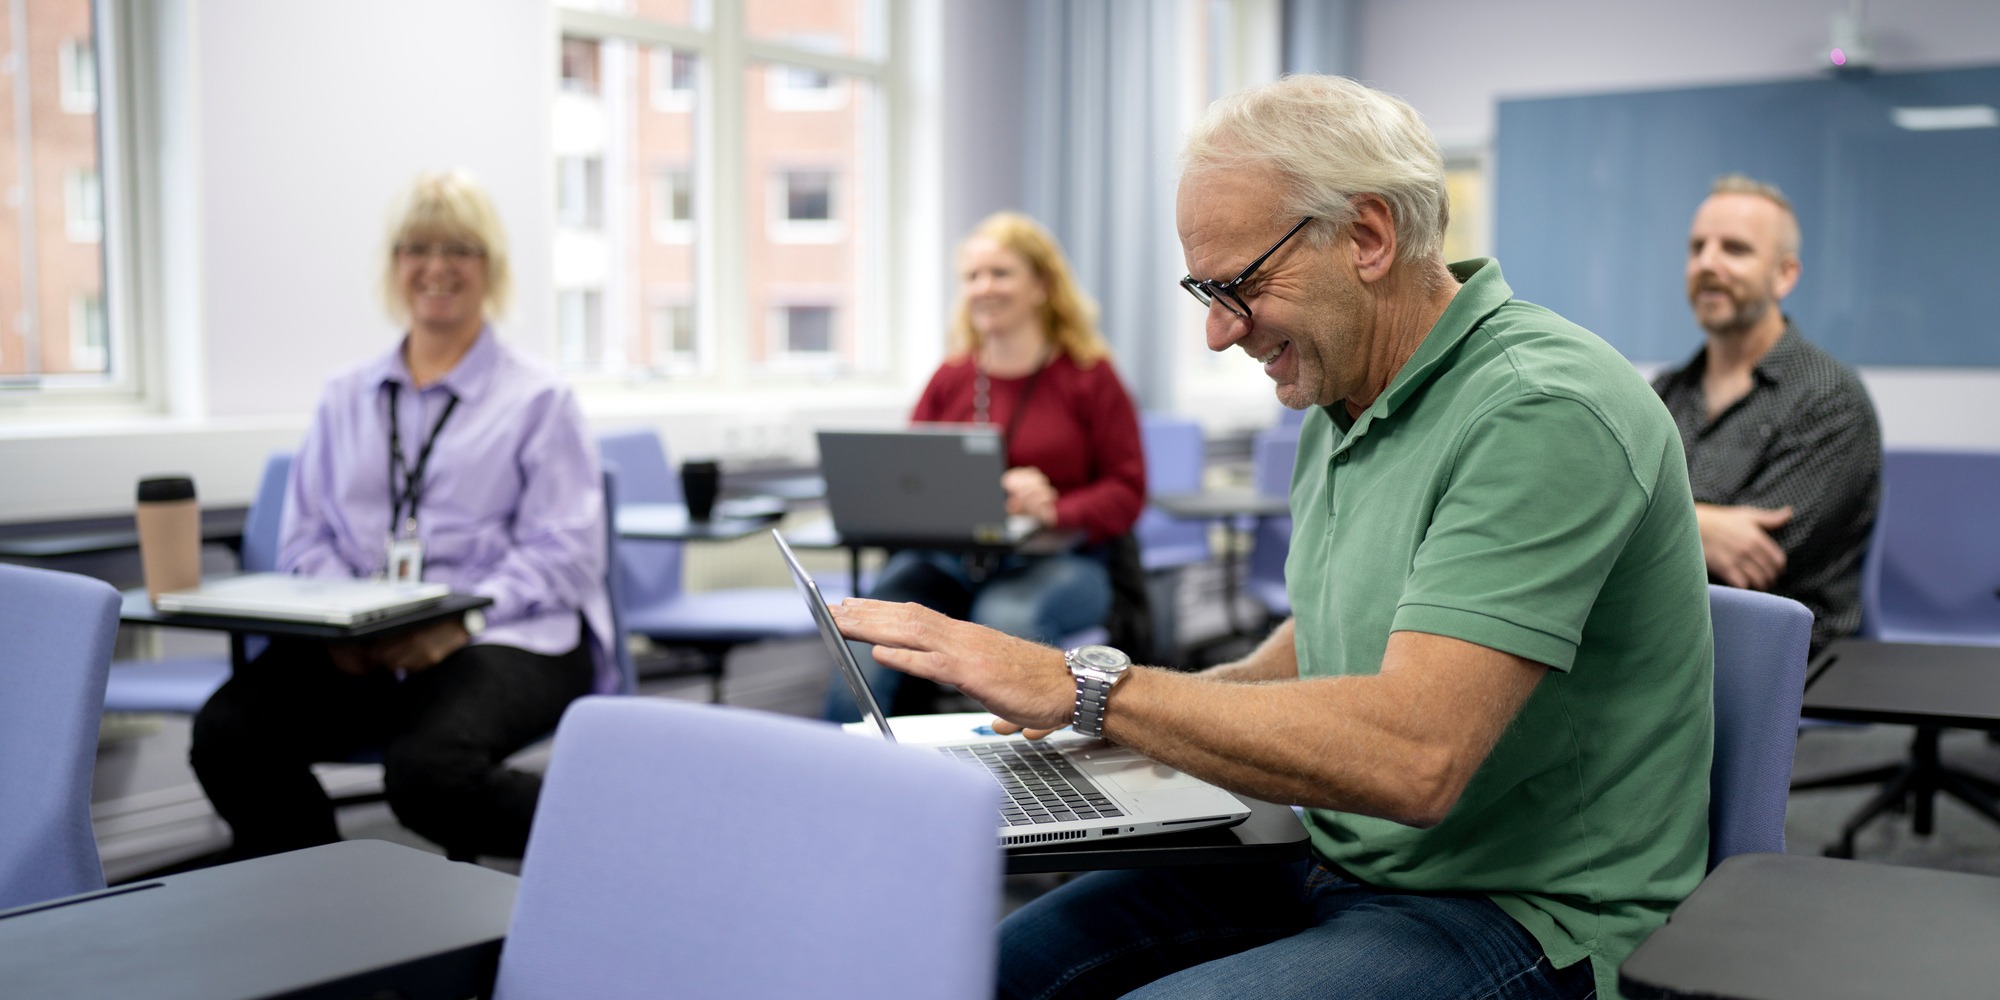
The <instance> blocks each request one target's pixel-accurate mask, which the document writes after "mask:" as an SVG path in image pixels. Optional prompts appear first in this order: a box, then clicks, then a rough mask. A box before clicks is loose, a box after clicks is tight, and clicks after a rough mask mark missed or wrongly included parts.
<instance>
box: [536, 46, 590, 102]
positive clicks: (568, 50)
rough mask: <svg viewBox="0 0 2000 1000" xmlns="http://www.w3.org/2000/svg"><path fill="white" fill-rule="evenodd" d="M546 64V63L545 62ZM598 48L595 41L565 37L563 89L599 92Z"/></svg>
mask: <svg viewBox="0 0 2000 1000" xmlns="http://www.w3.org/2000/svg"><path fill="white" fill-rule="evenodd" d="M544 65H546V64H544ZM597 70H598V50H597V44H596V43H595V42H592V41H589V40H587V39H581V38H565V39H563V42H562V89H563V92H564V93H567V94H586V95H594V94H596V93H597V92H598V90H597V81H598V72H597Z"/></svg>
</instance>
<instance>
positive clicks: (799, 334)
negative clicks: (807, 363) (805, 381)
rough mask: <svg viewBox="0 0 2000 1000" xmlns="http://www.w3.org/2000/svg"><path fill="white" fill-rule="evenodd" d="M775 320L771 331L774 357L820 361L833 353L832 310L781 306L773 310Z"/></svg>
mask: <svg viewBox="0 0 2000 1000" xmlns="http://www.w3.org/2000/svg"><path fill="white" fill-rule="evenodd" d="M775 319H776V322H775V323H774V324H773V329H772V333H773V334H774V338H775V340H776V341H777V343H776V344H775V345H774V346H775V347H776V348H777V350H776V352H775V353H777V354H779V355H801V354H805V355H814V356H820V357H824V356H827V355H830V354H832V353H833V347H834V345H833V332H834V331H833V307H832V306H827V305H792V306H782V307H780V308H779V309H777V310H776V315H775Z"/></svg>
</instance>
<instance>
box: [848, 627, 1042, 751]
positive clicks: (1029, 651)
mask: <svg viewBox="0 0 2000 1000" xmlns="http://www.w3.org/2000/svg"><path fill="white" fill-rule="evenodd" d="M831 609H832V611H833V620H834V621H835V622H836V623H838V624H839V625H840V631H841V632H842V633H843V634H845V635H846V636H847V637H848V638H850V639H853V640H855V641H857V642H867V643H873V644H874V646H875V649H874V653H875V662H877V663H880V664H882V665H883V666H885V667H891V668H894V669H896V670H901V671H903V672H904V673H908V674H914V675H916V676H918V677H923V678H927V679H929V680H933V681H937V682H939V683H943V684H950V685H953V686H955V687H957V688H958V689H959V690H960V691H962V692H964V693H965V694H966V696H968V697H970V698H972V699H973V700H974V701H977V702H979V704H981V705H983V706H985V708H986V710H987V711H989V712H992V713H993V714H994V715H997V716H999V717H1000V719H1001V720H1002V721H1001V722H997V723H995V724H994V727H993V731H994V732H997V733H1003V734H1004V733H1013V732H1020V731H1025V732H1027V734H1028V735H1029V737H1030V738H1037V739H1038V738H1040V737H1041V736H1046V735H1048V734H1049V733H1051V732H1054V731H1055V730H1057V729H1060V728H1062V727H1063V726H1066V725H1069V721H1070V716H1071V715H1072V714H1073V713H1074V712H1075V710H1076V681H1075V680H1074V679H1072V678H1071V676H1070V672H1069V667H1067V666H1065V665H1064V663H1063V654H1062V651H1061V650H1059V649H1052V648H1050V647H1048V646H1044V645H1041V644H1040V643H1034V642H1029V641H1028V640H1026V639H1016V638H1014V637H1013V636H1011V635H1008V634H1006V633H1005V632H998V631H995V630H993V629H990V628H987V627H985V626H983V625H974V624H972V623H971V622H962V621H958V620H957V619H954V618H950V617H947V616H945V615H942V614H939V613H938V612H936V611H932V610H931V609H929V608H926V607H924V606H923V605H921V604H891V603H889V602H887V601H870V600H864V599H861V598H856V597H850V598H848V599H846V600H844V601H841V602H840V603H839V604H835V605H831ZM1003 726H1005V728H1002V727H1003Z"/></svg>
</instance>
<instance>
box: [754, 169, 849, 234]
mask: <svg viewBox="0 0 2000 1000" xmlns="http://www.w3.org/2000/svg"><path fill="white" fill-rule="evenodd" d="M773 186H774V190H773V192H772V196H771V200H772V205H771V208H772V217H771V239H772V240H773V241H774V242H778V243H832V242H834V241H836V240H838V239H840V236H841V233H840V228H839V220H838V219H837V218H836V217H835V212H834V195H835V191H834V181H833V171H831V170H781V171H779V172H778V174H777V176H776V178H775V179H774V185H773Z"/></svg>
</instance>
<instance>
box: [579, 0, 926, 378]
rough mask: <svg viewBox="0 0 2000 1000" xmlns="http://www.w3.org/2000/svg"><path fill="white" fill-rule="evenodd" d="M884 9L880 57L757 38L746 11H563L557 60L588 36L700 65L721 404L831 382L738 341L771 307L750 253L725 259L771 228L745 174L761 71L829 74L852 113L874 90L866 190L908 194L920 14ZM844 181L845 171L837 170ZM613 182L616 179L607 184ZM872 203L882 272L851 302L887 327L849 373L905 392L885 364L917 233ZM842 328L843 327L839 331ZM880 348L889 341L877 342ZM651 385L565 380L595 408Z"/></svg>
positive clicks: (698, 181)
mask: <svg viewBox="0 0 2000 1000" xmlns="http://www.w3.org/2000/svg"><path fill="white" fill-rule="evenodd" d="M878 2H879V3H881V5H882V7H881V15H882V17H883V18H884V23H885V25H886V31H885V32H884V36H883V37H884V38H885V39H886V40H887V41H888V46H889V54H887V55H884V56H882V57H880V58H869V57H856V56H848V55H842V54H836V53H830V52H824V51H815V50H812V49H807V48H801V47H799V46H798V45H797V44H796V43H793V42H789V41H771V40H763V39H757V38H751V37H748V36H747V32H746V30H745V14H744V11H743V9H742V8H743V5H741V4H714V5H709V7H708V10H709V20H708V22H707V23H705V24H696V25H686V24H671V23H667V22H663V21H651V20H647V19H644V18H640V17H635V16H629V15H623V14H610V13H605V12H602V11H593V10H582V9H577V8H572V7H567V6H557V7H556V10H555V17H554V19H553V20H554V22H555V23H554V37H553V39H552V44H553V46H554V47H555V48H556V50H557V51H558V52H559V51H560V47H561V46H562V44H563V42H564V40H565V39H572V38H584V39H592V40H597V41H619V42H624V43H627V44H630V45H632V46H635V47H644V48H646V49H649V50H657V49H678V50H681V51H685V52H687V53H689V54H690V55H691V56H692V57H693V58H694V60H695V71H696V72H695V93H696V95H697V97H698V98H701V99H702V100H698V101H697V102H696V105H697V106H696V108H694V109H693V110H694V111H695V112H696V121H695V143H694V152H693V157H692V161H691V162H690V164H689V169H690V174H691V175H692V176H693V177H694V178H695V184H694V187H695V191H694V196H695V197H694V201H693V208H694V216H695V224H694V225H695V228H694V234H695V237H694V242H695V243H696V244H697V247H698V250H697V253H696V260H697V263H696V269H695V274H694V282H693V285H692V289H691V301H690V303H689V304H691V305H692V306H694V312H695V323H696V329H697V343H698V344H699V345H701V351H702V354H701V356H700V358H699V360H698V364H697V368H698V369H699V372H698V373H690V374H695V375H696V376H697V377H698V378H699V385H698V386H697V388H699V389H700V390H703V391H710V390H712V391H714V392H715V393H717V394H719V395H718V398H729V394H730V393H735V392H740V391H742V390H744V389H748V388H752V387H756V388H763V387H766V386H768V385H770V384H771V383H774V382H778V383H782V382H786V381H788V380H789V381H792V382H798V381H799V379H800V377H815V378H817V379H823V378H824V377H825V375H826V373H827V371H828V370H829V366H828V365H827V364H821V363H817V362H816V363H814V364H813V365H811V366H809V367H808V368H806V369H794V368H789V367H783V366H781V367H780V368H777V369H774V368H772V367H771V364H770V359H769V358H768V357H767V358H766V360H765V361H764V362H762V363H760V364H757V365H753V364H752V363H751V361H750V357H751V349H750V345H749V342H748V338H747V337H745V336H742V335H740V334H741V332H746V331H750V330H752V329H755V328H756V327H757V326H758V325H760V324H758V323H757V320H758V319H759V318H767V317H768V315H769V313H768V311H767V310H768V306H769V303H768V302H765V303H757V302H751V301H749V297H748V296H749V267H750V264H749V259H748V254H747V252H745V251H742V250H728V251H721V250H718V249H717V248H742V247H746V246H748V245H749V241H748V239H747V237H748V235H749V234H750V233H751V232H752V229H751V227H753V226H760V225H762V226H767V227H768V226H769V225H770V220H769V219H768V218H767V219H758V218H755V217H754V215H755V213H754V212H753V211H752V210H751V209H750V208H749V206H750V204H751V199H750V198H749V197H748V195H749V191H750V188H751V186H752V185H755V184H758V183H760V182H761V183H768V179H759V178H754V177H751V176H749V175H748V166H747V165H748V164H749V163H750V162H751V159H750V157H749V155H748V151H747V143H746V136H745V131H746V130H745V127H744V120H745V115H744V113H743V112H744V110H745V108H746V107H747V102H748V101H749V100H750V95H751V93H752V86H751V81H752V79H753V76H754V77H759V78H761V77H762V76H763V74H764V71H765V70H766V69H767V68H768V66H766V65H760V64H771V65H776V64H790V65H798V66H804V67H808V68H811V69H815V70H819V71H822V72H825V73H828V74H829V75H831V76H832V77H834V79H835V81H836V84H837V86H836V87H835V88H834V89H836V90H838V91H841V92H842V98H841V100H842V103H845V102H849V101H852V100H855V99H856V98H855V97H854V96H853V95H852V94H849V93H847V91H851V90H853V88H854V86H855V85H866V86H872V87H874V88H876V92H877V93H879V95H880V97H879V99H880V102H881V111H880V113H881V118H882V122H881V124H880V126H879V128H880V129H881V130H882V131H881V132H880V138H879V140H877V145H876V147H875V148H874V149H872V150H870V151H869V152H868V153H867V154H866V155H868V156H871V157H876V158H879V159H880V161H881V168H882V169H881V170H880V171H871V173H879V174H880V176H877V177H871V178H870V179H868V180H867V181H865V183H867V184H868V189H869V191H870V192H877V191H879V192H887V191H893V190H899V189H901V188H902V187H903V186H904V185H906V184H907V182H908V179H909V178H910V177H911V176H912V175H913V171H915V170H916V169H917V168H916V166H915V165H914V164H913V163H912V162H911V159H910V157H911V153H910V149H909V143H910V137H909V133H910V131H911V129H912V128H914V127H916V126H915V124H914V120H913V118H912V117H911V113H912V102H911V101H910V99H909V97H908V95H907V78H908V77H909V76H910V74H911V72H912V60H914V59H916V58H917V53H916V52H915V51H914V47H913V46H911V45H910V44H908V43H907V41H906V40H907V39H908V38H909V37H910V26H911V24H912V23H913V22H912V18H913V16H914V15H913V14H912V11H911V0H878ZM648 61H649V62H650V56H649V59H648ZM648 68H649V69H650V68H651V67H650V66H649V67H648ZM646 89H650V87H648V88H646ZM642 99H647V98H645V97H642ZM835 106H836V107H838V106H839V105H835ZM815 166H816V165H815ZM834 173H836V174H841V173H843V172H842V171H838V170H836V171H834ZM845 182H850V180H849V179H847V178H844V177H837V178H836V180H835V192H834V194H833V197H834V198H836V199H837V198H839V197H840V194H839V192H840V187H839V185H840V184H842V183H845ZM852 182H856V183H861V182H862V181H859V180H854V181H852ZM606 183H611V181H610V180H609V179H607V181H606ZM767 203H768V199H767ZM871 204H874V205H878V206H880V207H878V208H876V209H874V211H875V212H877V213H879V217H877V216H875V215H871V217H870V222H871V224H876V225H879V226H880V227H881V229H882V230H883V231H882V233H881V234H880V241H879V245H880V246H881V248H882V253H883V256H882V257H881V258H880V261H881V262H880V265H879V266H873V267H870V268H868V269H867V270H866V271H865V272H864V274H863V276H862V278H861V279H860V283H859V284H857V285H855V286H854V287H853V289H852V293H853V294H854V295H857V296H865V297H866V298H867V299H868V300H869V301H872V302H875V303H878V304H879V306H878V308H877V310H876V311H877V312H879V313H880V316H881V319H880V323H879V324H878V325H877V326H876V327H874V329H878V330H879V331H880V334H879V337H878V336H875V335H872V334H871V339H870V342H869V343H868V344H863V345H857V351H858V352H859V353H858V354H857V356H856V357H855V358H854V359H853V364H852V365H851V366H850V367H848V368H842V369H840V370H843V371H846V372H847V373H848V374H851V375H854V376H857V380H858V381H859V382H861V383H865V384H866V385H867V386H869V387H870V388H869V389H867V390H865V391H879V390H884V389H890V388H894V387H898V386H900V384H901V383H902V382H903V381H905V380H906V376H907V373H905V372H902V371H900V370H899V369H898V368H897V366H896V365H893V364H883V363H881V361H882V359H885V358H889V359H893V358H899V357H901V356H902V355H903V351H902V350H901V348H902V345H903V343H904V341H905V339H906V337H905V334H904V327H905V326H907V325H908V324H907V316H908V315H909V313H910V310H907V309H904V308H901V307H899V306H898V305H897V304H896V302H895V301H893V300H892V299H891V297H890V295H889V289H890V286H891V282H892V281H893V280H894V276H899V275H902V274H904V273H905V271H906V265H905V256H904V253H903V248H904V247H905V246H906V245H908V243H909V236H908V232H907V228H908V227H907V223H906V222H905V220H904V219H903V218H901V217H900V215H899V214H898V213H896V212H894V211H891V209H890V208H889V206H888V203H887V200H886V199H871ZM833 212H834V215H835V217H836V224H838V225H843V226H845V225H846V224H845V223H844V222H840V221H839V217H840V216H841V214H842V210H841V207H840V205H839V203H838V202H836V203H835V204H834V206H833ZM813 242H821V241H818V240H815V241H813ZM652 306H653V303H652V302H651V301H646V304H645V307H644V309H643V310H642V320H641V329H640V330H638V331H635V332H634V333H631V334H628V336H631V335H637V336H642V337H651V336H652V333H653V331H652V330H651V329H650V325H651V319H650V317H651V312H652ZM851 307H852V303H846V302H844V299H843V302H841V303H836V313H839V312H842V311H845V310H846V309H847V308H851ZM760 313H762V314H763V316H762V317H760V316H759V314H760ZM838 322H839V320H838V318H836V324H838ZM722 331H739V335H737V336H723V335H722ZM876 340H879V341H880V342H879V343H876V342H875V341H876ZM833 363H834V364H835V365H841V364H843V363H844V362H843V361H842V359H839V358H835V359H833ZM649 367H650V369H651V370H652V371H653V372H654V373H656V374H657V373H658V372H659V370H660V369H661V367H662V366H661V365H660V364H658V363H657V362H656V363H655V364H653V365H651V366H649ZM670 367H671V366H670ZM645 375H646V373H645V372H642V371H638V370H636V369H634V370H629V371H624V372H601V373H599V372H568V373H566V376H567V377H568V378H570V380H571V381H572V382H573V383H574V384H576V385H577V386H578V387H579V390H580V391H581V392H582V393H583V394H584V397H585V399H586V401H589V400H591V399H593V398H597V399H602V398H604V397H605V396H607V395H610V394H619V393H625V394H631V393H635V392H639V391H643V390H644V389H645V387H646V385H647V383H646V381H645V380H644V376H645ZM635 376H638V377H637V378H635ZM689 398H693V397H689Z"/></svg>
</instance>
